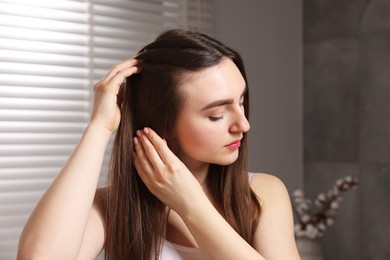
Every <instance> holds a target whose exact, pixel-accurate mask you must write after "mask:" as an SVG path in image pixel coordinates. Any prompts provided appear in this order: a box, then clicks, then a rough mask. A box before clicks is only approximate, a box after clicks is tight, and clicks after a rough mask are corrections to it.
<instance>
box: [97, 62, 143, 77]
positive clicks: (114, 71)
mask: <svg viewBox="0 0 390 260" xmlns="http://www.w3.org/2000/svg"><path fill="white" fill-rule="evenodd" d="M140 63H141V61H140V60H137V59H134V58H131V59H128V60H125V61H124V62H122V63H119V64H117V65H114V66H112V68H111V69H110V70H109V71H108V72H107V74H106V75H105V76H104V77H103V79H102V80H110V79H111V78H112V77H113V76H115V75H116V74H117V73H118V71H121V70H123V69H126V68H130V67H133V66H137V65H139V64H140Z"/></svg>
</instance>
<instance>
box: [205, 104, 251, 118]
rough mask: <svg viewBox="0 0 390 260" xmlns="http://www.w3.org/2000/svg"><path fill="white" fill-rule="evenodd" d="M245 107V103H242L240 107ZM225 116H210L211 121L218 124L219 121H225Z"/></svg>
mask: <svg viewBox="0 0 390 260" xmlns="http://www.w3.org/2000/svg"><path fill="white" fill-rule="evenodd" d="M243 106H244V101H243V102H241V103H240V107H243ZM223 118H224V116H223V115H222V116H209V120H210V121H212V122H216V121H219V120H221V119H223Z"/></svg>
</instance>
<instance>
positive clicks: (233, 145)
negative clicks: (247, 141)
mask: <svg viewBox="0 0 390 260" xmlns="http://www.w3.org/2000/svg"><path fill="white" fill-rule="evenodd" d="M240 146H241V140H236V141H234V142H232V143H230V144H228V145H225V147H226V148H228V149H232V150H234V149H237V148H239V147H240Z"/></svg>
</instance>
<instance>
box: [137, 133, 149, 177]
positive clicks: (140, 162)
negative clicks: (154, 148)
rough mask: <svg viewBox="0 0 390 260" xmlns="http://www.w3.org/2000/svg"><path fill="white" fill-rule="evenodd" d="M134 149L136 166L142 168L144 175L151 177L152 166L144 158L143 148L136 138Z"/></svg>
mask: <svg viewBox="0 0 390 260" xmlns="http://www.w3.org/2000/svg"><path fill="white" fill-rule="evenodd" d="M134 147H135V155H136V158H137V160H138V165H139V166H140V167H141V168H142V170H143V171H144V173H145V174H147V175H150V176H152V175H153V172H154V169H153V166H152V164H151V163H150V161H149V159H148V158H147V157H146V156H145V152H144V148H143V146H142V145H141V144H140V142H139V139H138V138H137V137H134Z"/></svg>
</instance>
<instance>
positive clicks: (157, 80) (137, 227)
mask: <svg viewBox="0 0 390 260" xmlns="http://www.w3.org/2000/svg"><path fill="white" fill-rule="evenodd" d="M137 58H138V59H140V60H142V64H141V67H142V68H143V71H142V72H141V73H140V74H137V75H133V76H131V77H129V78H128V79H127V82H126V87H125V90H124V93H123V103H122V106H121V118H122V119H121V123H120V125H119V128H118V131H117V135H116V139H115V143H114V147H113V152H112V159H111V165H110V172H109V176H108V192H107V200H106V205H105V208H106V215H105V219H106V239H105V251H106V259H140V260H149V259H152V258H153V257H154V259H158V257H159V254H160V250H161V245H162V241H163V239H164V237H165V229H166V224H167V214H166V210H165V205H164V204H163V203H162V202H161V201H160V200H158V199H157V198H156V197H155V196H154V195H153V194H152V193H150V192H149V190H148V189H147V187H146V186H145V184H144V183H143V182H142V180H141V179H140V177H139V176H138V174H137V172H136V169H135V168H134V165H133V162H132V156H131V153H132V150H133V144H132V140H133V136H134V134H135V130H137V129H142V128H143V127H145V126H148V127H151V128H152V129H154V130H155V131H156V132H157V133H158V134H159V135H160V136H161V137H163V138H167V140H169V136H171V135H172V130H173V126H174V125H175V122H176V118H177V116H178V113H179V111H180V107H181V105H182V102H183V97H182V96H181V95H180V91H178V86H179V85H180V82H181V81H182V80H185V74H186V73H192V72H196V71H200V70H202V69H205V68H208V67H211V66H215V65H217V64H219V63H220V62H221V61H222V60H224V59H226V58H229V59H231V60H232V61H233V62H234V63H235V64H236V66H237V67H238V69H239V70H240V72H241V74H242V75H243V77H244V79H245V81H247V79H246V74H245V69H244V65H243V62H242V59H241V57H240V55H239V54H238V53H237V52H235V51H234V50H232V49H230V48H228V47H226V46H224V45H223V44H222V43H220V42H218V41H216V40H215V39H212V38H210V37H208V36H207V35H204V34H201V33H195V32H189V31H184V30H170V31H167V32H165V33H163V34H161V35H160V36H159V37H158V38H157V39H156V40H155V41H154V42H152V43H151V44H149V45H147V46H145V47H144V48H143V49H142V50H140V52H139V53H138V55H137ZM245 95H246V97H245V99H244V100H245V101H244V107H245V113H246V116H247V117H248V113H249V103H248V102H249V100H248V91H247V92H246V93H245ZM168 145H170V146H171V144H170V143H169V141H168ZM247 160H248V155H247V136H246V134H244V137H243V139H242V146H241V147H240V153H239V156H238V159H237V160H236V161H235V162H234V163H233V164H231V165H228V166H220V165H210V167H209V174H208V177H207V184H208V185H209V188H210V191H211V192H212V196H214V199H215V200H216V201H217V202H218V203H219V204H220V207H221V208H222V210H223V211H222V214H223V216H224V217H225V219H226V220H227V221H228V223H229V224H230V225H231V226H232V227H233V228H234V229H235V230H236V231H237V232H238V233H239V234H240V235H241V236H242V237H243V238H244V239H245V240H246V241H247V242H248V243H250V244H252V242H253V235H254V231H255V228H256V226H257V224H258V220H259V216H260V205H259V202H258V200H257V198H256V196H255V195H254V193H253V191H252V190H251V188H250V186H249V181H248V173H247V172H248V166H247V165H248V162H247Z"/></svg>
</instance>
